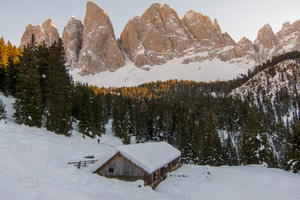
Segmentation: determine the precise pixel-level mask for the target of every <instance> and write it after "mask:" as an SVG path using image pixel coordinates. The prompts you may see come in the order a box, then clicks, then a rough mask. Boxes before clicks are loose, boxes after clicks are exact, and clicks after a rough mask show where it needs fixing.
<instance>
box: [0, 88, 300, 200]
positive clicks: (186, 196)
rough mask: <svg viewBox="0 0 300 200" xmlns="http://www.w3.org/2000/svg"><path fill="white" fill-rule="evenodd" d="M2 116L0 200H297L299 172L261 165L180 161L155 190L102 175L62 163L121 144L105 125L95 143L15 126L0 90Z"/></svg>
mask: <svg viewBox="0 0 300 200" xmlns="http://www.w3.org/2000/svg"><path fill="white" fill-rule="evenodd" d="M0 99H2V100H3V102H4V104H5V105H6V110H7V111H8V112H7V117H8V119H6V120H5V121H4V120H2V121H0V134H1V137H0V160H1V162H0V199H1V200H60V199H63V200H83V199H84V200H99V199H104V200H106V199H109V200H112V199H114V200H119V199H120V200H121V199H122V200H127V199H128V200H129V199H130V200H132V199H133V200H135V199H136V200H138V199H146V200H147V199H149V200H150V199H151V200H152V199H162V200H168V199H172V200H173V199H181V200H196V199H199V200H204V199H205V200H220V199H224V200H226V199H228V200H229V199H230V200H241V199H242V200H248V199H249V200H250V199H251V200H253V199H255V200H268V199H270V200H282V199H299V197H300V190H299V187H300V175H299V174H293V173H290V172H286V171H283V170H280V169H270V168H266V167H264V166H256V165H254V166H240V167H228V166H223V167H207V166H193V165H183V166H182V167H181V168H179V169H178V170H176V171H174V172H172V173H170V174H169V175H168V178H167V179H166V180H165V181H164V182H162V183H161V184H160V185H159V186H158V187H157V188H156V190H155V191H153V190H152V189H151V188H150V187H144V186H141V187H138V186H140V185H143V182H142V181H137V182H133V183H129V182H124V181H118V180H113V179H106V178H104V177H101V176H98V175H96V174H91V173H90V172H89V168H83V169H77V168H76V167H74V166H72V165H68V164H67V163H68V162H70V161H80V160H87V158H84V157H85V156H90V155H94V156H95V158H94V159H99V158H101V157H103V156H105V155H106V154H107V153H108V152H110V151H111V150H112V149H113V148H114V147H116V146H119V145H121V142H120V140H118V139H117V138H115V137H113V136H112V133H111V129H110V124H108V125H107V127H106V128H107V133H106V134H105V135H103V136H102V137H101V138H100V140H101V142H100V144H98V142H97V139H98V138H96V139H94V140H93V139H90V138H87V137H86V138H85V139H83V138H82V136H81V134H80V133H78V132H77V131H76V130H74V131H73V133H72V136H71V137H70V138H66V137H64V136H61V135H56V134H54V133H52V132H49V131H47V130H45V129H37V128H30V127H27V126H24V125H17V124H15V123H14V120H13V119H12V117H11V114H12V113H13V110H12V106H11V103H12V102H13V101H14V99H13V98H6V97H4V96H3V95H2V94H1V93H0Z"/></svg>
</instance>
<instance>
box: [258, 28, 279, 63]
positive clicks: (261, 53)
mask: <svg viewBox="0 0 300 200" xmlns="http://www.w3.org/2000/svg"><path fill="white" fill-rule="evenodd" d="M278 44H279V43H278V39H277V37H276V36H275V34H274V32H273V30H272V27H271V26H270V24H266V25H264V26H263V27H262V28H261V29H260V30H259V31H258V34H257V39H256V40H255V41H254V48H255V51H256V52H257V53H258V59H259V61H265V60H267V59H268V58H270V57H271V55H274V54H275V52H276V51H277V48H276V47H278Z"/></svg>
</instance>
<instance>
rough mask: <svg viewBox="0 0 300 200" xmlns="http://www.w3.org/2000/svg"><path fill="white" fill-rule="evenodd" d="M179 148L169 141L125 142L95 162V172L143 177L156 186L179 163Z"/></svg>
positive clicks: (127, 177)
mask: <svg viewBox="0 0 300 200" xmlns="http://www.w3.org/2000/svg"><path fill="white" fill-rule="evenodd" d="M180 155H181V153H180V151H178V150H177V149H176V148H174V147H173V146H171V145H170V144H168V143H166V142H155V143H140V144H131V145H122V146H118V147H116V148H115V149H114V150H112V151H110V152H109V153H108V154H106V155H105V156H104V157H102V158H101V159H100V160H99V161H98V162H97V163H95V164H94V166H93V169H92V172H93V173H97V174H99V175H101V176H105V177H108V178H117V179H120V180H125V181H136V180H144V182H145V185H149V186H151V187H152V188H155V187H156V186H157V185H158V184H159V183H160V182H161V181H162V180H164V179H165V178H166V177H167V173H168V172H170V171H172V170H174V169H175V168H177V167H179V163H178V161H179V158H180Z"/></svg>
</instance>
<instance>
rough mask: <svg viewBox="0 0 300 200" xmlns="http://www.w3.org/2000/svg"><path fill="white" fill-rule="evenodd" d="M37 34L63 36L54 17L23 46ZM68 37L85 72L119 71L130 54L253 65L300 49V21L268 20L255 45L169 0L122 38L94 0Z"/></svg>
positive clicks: (140, 59)
mask: <svg viewBox="0 0 300 200" xmlns="http://www.w3.org/2000/svg"><path fill="white" fill-rule="evenodd" d="M32 34H34V35H35V36H36V39H37V42H38V43H41V42H42V41H43V40H45V42H46V44H51V43H52V42H53V41H55V40H57V39H58V37H59V36H58V33H57V29H56V27H55V25H54V23H53V21H52V20H51V19H49V20H47V21H46V22H45V23H44V24H43V25H42V26H39V25H37V26H32V25H28V26H27V27H26V31H25V32H24V34H23V37H22V42H21V45H24V44H26V43H28V42H29V41H30V38H31V35H32ZM62 39H63V43H64V48H65V51H66V56H67V60H68V61H67V66H69V68H80V69H81V72H82V74H95V73H98V72H102V71H106V70H108V71H114V70H116V69H118V68H120V67H122V66H124V65H125V57H128V58H129V59H130V60H131V61H132V62H133V63H134V64H135V65H136V66H138V67H143V66H145V65H151V66H152V65H160V64H163V63H166V62H168V61H169V60H172V59H173V58H182V63H183V64H187V63H190V62H202V61H204V60H207V59H209V60H212V59H214V58H218V59H220V60H222V61H226V62H231V63H237V64H239V65H240V66H245V67H246V68H249V67H253V66H254V65H257V64H260V63H261V62H264V61H266V60H267V59H269V58H271V57H272V56H275V55H278V54H281V53H283V52H287V51H292V50H300V20H299V21H296V22H294V23H293V24H290V23H288V22H287V23H285V24H283V27H282V29H281V30H280V31H279V32H278V33H276V34H275V33H274V32H273V30H272V28H271V26H270V25H269V24H267V25H265V26H264V27H262V28H261V29H260V30H259V31H258V35H257V39H256V40H255V41H254V43H253V42H251V41H250V40H249V39H247V38H245V37H244V38H242V39H241V40H240V41H239V42H237V43H236V42H235V41H234V40H233V39H232V38H231V37H230V35H229V34H228V33H222V31H221V28H220V25H219V23H218V22H217V20H216V19H215V20H214V21H212V20H211V19H210V18H209V17H208V16H205V15H203V14H201V13H199V12H196V11H193V10H191V11H188V12H187V13H186V14H185V15H184V17H183V18H182V19H180V18H179V17H178V15H177V13H176V12H175V10H173V9H172V8H170V7H169V6H168V5H167V4H159V3H155V4H152V5H151V6H150V7H149V8H148V9H147V10H146V11H145V12H144V13H143V14H142V15H141V16H137V17H135V18H133V19H131V20H129V22H128V23H127V24H126V26H125V28H124V30H123V32H122V33H121V36H120V39H119V41H118V42H117V41H116V38H115V34H114V30H113V27H112V24H111V22H110V19H109V17H108V16H107V14H106V12H105V11H104V10H103V9H101V8H100V7H99V6H98V5H97V4H95V3H94V2H91V1H88V2H87V5H86V16H85V19H84V24H82V22H81V21H80V20H78V19H76V18H75V17H71V18H70V20H69V22H68V24H67V25H66V27H65V28H64V32H63V37H62Z"/></svg>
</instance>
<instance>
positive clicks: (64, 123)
mask: <svg viewBox="0 0 300 200" xmlns="http://www.w3.org/2000/svg"><path fill="white" fill-rule="evenodd" d="M47 61H48V62H47V63H48V65H49V66H48V68H47V70H45V73H43V74H42V75H41V76H42V79H43V78H45V79H46V81H45V82H46V88H47V89H44V91H45V97H46V104H45V110H46V113H45V114H46V128H47V129H48V130H50V131H54V132H55V133H57V134H63V135H65V136H69V135H70V130H71V128H72V123H71V114H72V105H73V102H72V99H71V98H72V85H71V80H70V76H69V74H68V72H67V70H66V68H65V65H64V64H65V62H66V59H65V53H64V48H63V44H62V40H61V39H59V41H58V42H54V43H53V44H52V45H51V46H50V47H49V57H48V60H47Z"/></svg>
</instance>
